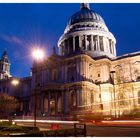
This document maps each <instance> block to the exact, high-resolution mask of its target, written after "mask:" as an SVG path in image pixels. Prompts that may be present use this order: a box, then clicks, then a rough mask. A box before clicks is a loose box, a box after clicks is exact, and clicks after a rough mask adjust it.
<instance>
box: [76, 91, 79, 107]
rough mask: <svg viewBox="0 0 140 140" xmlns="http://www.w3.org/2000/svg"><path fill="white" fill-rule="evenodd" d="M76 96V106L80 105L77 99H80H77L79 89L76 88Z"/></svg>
mask: <svg viewBox="0 0 140 140" xmlns="http://www.w3.org/2000/svg"><path fill="white" fill-rule="evenodd" d="M76 96H77V98H76V100H77V101H76V102H77V106H79V105H80V104H79V102H80V101H79V100H80V99H79V89H76Z"/></svg>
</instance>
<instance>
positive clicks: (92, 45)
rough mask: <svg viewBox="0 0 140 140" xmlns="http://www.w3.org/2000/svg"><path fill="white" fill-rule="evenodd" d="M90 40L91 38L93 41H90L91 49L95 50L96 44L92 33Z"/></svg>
mask: <svg viewBox="0 0 140 140" xmlns="http://www.w3.org/2000/svg"><path fill="white" fill-rule="evenodd" d="M90 40H91V43H90V45H91V50H94V48H93V47H94V44H93V35H91V36H90Z"/></svg>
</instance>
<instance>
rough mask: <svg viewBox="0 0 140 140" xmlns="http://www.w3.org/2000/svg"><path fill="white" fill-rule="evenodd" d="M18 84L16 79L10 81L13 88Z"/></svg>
mask: <svg viewBox="0 0 140 140" xmlns="http://www.w3.org/2000/svg"><path fill="white" fill-rule="evenodd" d="M19 83H20V82H19V80H18V79H16V78H14V79H12V81H11V85H12V86H14V87H17V86H18V85H19ZM15 116H16V113H14V117H15Z"/></svg>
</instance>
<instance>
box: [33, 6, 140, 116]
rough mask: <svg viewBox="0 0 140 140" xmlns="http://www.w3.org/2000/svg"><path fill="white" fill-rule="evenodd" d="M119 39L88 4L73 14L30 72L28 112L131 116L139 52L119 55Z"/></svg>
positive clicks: (139, 75)
mask: <svg viewBox="0 0 140 140" xmlns="http://www.w3.org/2000/svg"><path fill="white" fill-rule="evenodd" d="M115 44H116V39H115V37H114V36H113V34H112V33H111V32H110V31H109V30H108V28H107V26H106V24H105V22H104V20H103V18H102V17H101V16H100V15H99V14H97V13H96V12H94V11H92V10H91V9H90V7H89V4H81V7H80V10H79V11H78V12H76V13H75V14H74V15H72V16H71V18H70V20H69V22H68V25H67V26H66V29H65V31H64V34H63V35H62V36H61V37H60V39H59V41H58V48H59V54H56V52H55V50H54V52H53V54H52V55H51V56H50V57H49V58H47V60H45V61H44V62H42V63H39V64H34V65H33V68H32V74H33V75H32V94H31V102H30V103H31V104H30V110H33V108H34V95H35V93H36V94H37V113H38V115H39V114H42V113H44V114H46V115H47V116H51V115H61V114H69V115H70V114H80V113H81V114H86V113H87V112H91V113H96V112H100V113H103V114H104V115H112V116H119V115H121V114H125V113H126V114H127V113H129V112H130V111H131V110H133V109H134V108H136V107H139V106H140V99H139V97H140V81H139V80H140V61H139V60H140V53H139V52H137V53H132V54H128V55H123V56H120V57H117V56H116V46H115Z"/></svg>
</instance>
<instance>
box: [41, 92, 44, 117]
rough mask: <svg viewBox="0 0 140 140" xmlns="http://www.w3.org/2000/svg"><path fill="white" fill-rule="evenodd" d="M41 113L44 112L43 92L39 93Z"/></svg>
mask: <svg viewBox="0 0 140 140" xmlns="http://www.w3.org/2000/svg"><path fill="white" fill-rule="evenodd" d="M41 113H42V114H43V113H44V93H43V94H42V95H41Z"/></svg>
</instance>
